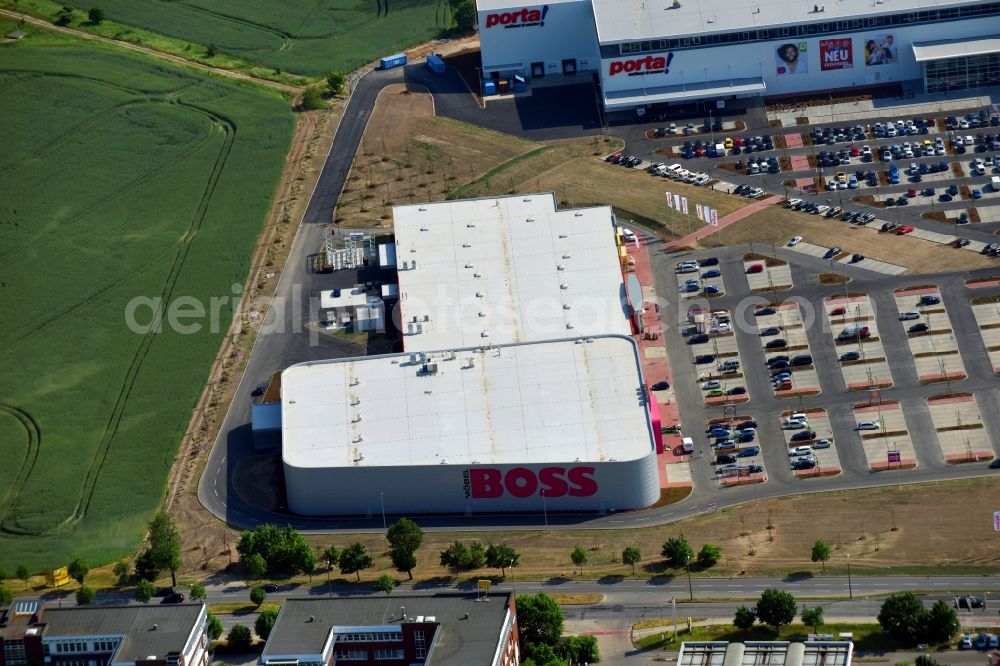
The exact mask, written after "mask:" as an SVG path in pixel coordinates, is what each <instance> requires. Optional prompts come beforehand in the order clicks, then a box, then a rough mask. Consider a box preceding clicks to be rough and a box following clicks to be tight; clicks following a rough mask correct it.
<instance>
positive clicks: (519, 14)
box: [486, 5, 549, 28]
mask: <svg viewBox="0 0 1000 666" xmlns="http://www.w3.org/2000/svg"><path fill="white" fill-rule="evenodd" d="M548 13H549V6H548V5H542V8H541V9H529V8H527V7H524V8H522V9H519V10H517V11H516V12H501V13H499V14H487V15H486V27H487V28H492V27H493V26H495V25H502V26H503V27H504V28H530V27H531V26H534V25H537V26H539V27H540V26H543V25H545V15H546V14H548Z"/></svg>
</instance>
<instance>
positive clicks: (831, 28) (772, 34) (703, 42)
mask: <svg viewBox="0 0 1000 666" xmlns="http://www.w3.org/2000/svg"><path fill="white" fill-rule="evenodd" d="M984 16H1000V2H983V3H980V4H976V5H970V6H967V7H946V8H941V9H927V10H922V11H914V12H905V13H899V14H881V15H877V16H866V17H865V18H858V19H846V20H841V21H825V22H815V23H804V24H801V25H788V26H781V27H779V28H770V29H766V28H764V29H759V30H741V31H739V32H727V33H720V34H716V35H691V36H688V37H679V38H673V39H651V40H644V41H639V42H625V43H622V44H607V45H605V46H602V47H601V57H602V58H617V57H618V56H621V55H629V54H633V53H647V52H654V51H678V50H683V49H690V48H699V47H702V46H713V45H725V44H746V43H750V42H767V41H771V40H774V39H785V38H788V37H806V36H814V35H830V34H838V33H846V32H852V31H857V30H874V29H877V28H887V27H891V26H909V25H918V24H926V23H940V22H942V21H957V20H962V19H969V18H977V17H984Z"/></svg>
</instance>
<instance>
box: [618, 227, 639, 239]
mask: <svg viewBox="0 0 1000 666" xmlns="http://www.w3.org/2000/svg"><path fill="white" fill-rule="evenodd" d="M621 230H622V238H624V239H625V240H627V241H628V242H629V243H634V242H635V241H636V236H635V232H634V231H632V230H631V229H628V228H626V227H621Z"/></svg>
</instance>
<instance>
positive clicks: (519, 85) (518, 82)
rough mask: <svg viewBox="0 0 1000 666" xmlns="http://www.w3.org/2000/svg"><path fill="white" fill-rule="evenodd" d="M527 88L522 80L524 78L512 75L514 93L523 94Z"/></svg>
mask: <svg viewBox="0 0 1000 666" xmlns="http://www.w3.org/2000/svg"><path fill="white" fill-rule="evenodd" d="M527 87H528V86H527V83H526V82H525V80H524V77H523V76H521V75H520V74H515V75H514V92H524V91H525V89H526V88H527Z"/></svg>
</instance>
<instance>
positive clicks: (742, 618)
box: [733, 606, 757, 632]
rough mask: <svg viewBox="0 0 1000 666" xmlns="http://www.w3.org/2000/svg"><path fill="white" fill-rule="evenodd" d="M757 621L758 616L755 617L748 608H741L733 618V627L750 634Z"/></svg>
mask: <svg viewBox="0 0 1000 666" xmlns="http://www.w3.org/2000/svg"><path fill="white" fill-rule="evenodd" d="M756 621H757V616H756V615H754V612H753V611H752V610H750V609H749V608H747V607H746V606H740V607H739V608H737V609H736V615H734V616H733V626H735V627H736V628H737V629H742V630H743V631H744V632H749V631H750V628H751V627H752V626H753V624H754V622H756Z"/></svg>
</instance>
